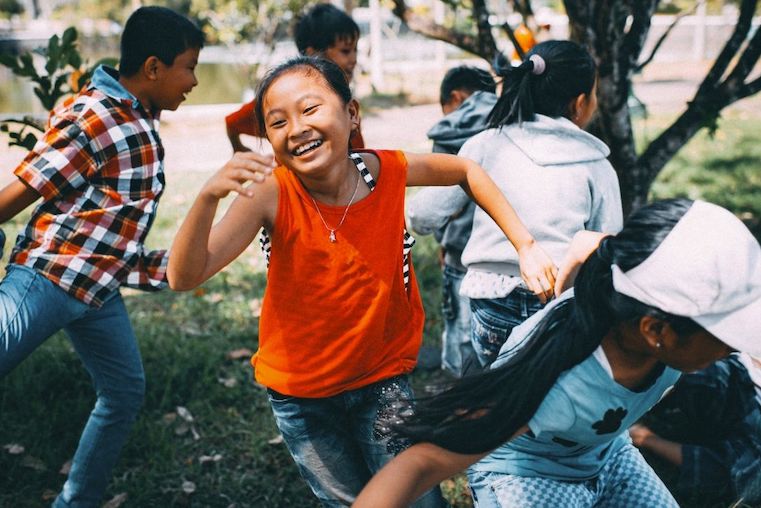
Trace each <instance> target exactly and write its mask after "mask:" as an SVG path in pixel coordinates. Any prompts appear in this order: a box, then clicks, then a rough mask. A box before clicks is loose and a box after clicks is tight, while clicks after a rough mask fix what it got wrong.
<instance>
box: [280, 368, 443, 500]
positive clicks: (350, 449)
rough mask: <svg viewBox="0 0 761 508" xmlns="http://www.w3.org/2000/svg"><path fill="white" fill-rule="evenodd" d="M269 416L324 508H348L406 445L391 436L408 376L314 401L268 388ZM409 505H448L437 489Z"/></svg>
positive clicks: (406, 394) (407, 394) (407, 391)
mask: <svg viewBox="0 0 761 508" xmlns="http://www.w3.org/2000/svg"><path fill="white" fill-rule="evenodd" d="M268 393H269V399H270V404H271V406H272V412H273V413H274V415H275V421H276V423H277V426H278V429H279V430H280V433H281V434H282V435H283V439H284V441H285V444H286V446H288V450H289V451H290V452H291V456H292V457H293V460H294V461H296V465H297V466H298V468H299V471H300V472H301V476H302V477H303V478H304V480H306V482H307V484H309V487H310V488H311V489H312V492H314V494H315V496H317V498H318V499H319V500H320V502H321V503H322V504H323V505H324V506H331V507H333V506H349V505H351V503H353V502H354V499H355V498H356V496H357V495H358V494H359V492H360V490H362V487H364V485H365V484H366V483H367V482H368V480H369V479H370V477H371V476H372V475H373V474H375V473H376V472H377V471H378V470H380V468H382V467H383V465H384V464H386V463H387V462H388V461H389V460H391V459H392V458H394V456H395V455H396V454H398V453H399V452H401V451H403V450H404V449H406V448H407V447H408V446H409V442H408V441H407V440H405V439H402V438H399V437H398V436H395V435H394V434H393V433H391V432H390V428H389V424H390V423H391V422H393V421H396V420H397V419H398V416H397V413H398V411H399V410H400V407H402V406H401V405H402V402H401V401H402V400H404V399H410V398H411V397H412V389H411V388H410V385H409V382H408V381H407V377H406V376H396V377H393V378H390V379H386V380H384V381H379V382H377V383H373V384H371V385H368V386H365V387H363V388H359V389H357V390H350V391H347V392H343V393H340V394H338V395H334V396H332V397H322V398H315V399H305V398H298V397H289V396H287V395H283V394H280V393H278V392H276V391H274V390H268ZM413 506H415V507H417V508H423V507H425V508H429V507H430V508H435V507H442V506H446V503H445V501H444V499H443V497H442V496H441V492H440V491H439V489H438V487H436V488H435V489H433V490H431V491H429V492H428V493H427V494H425V495H424V496H423V497H422V498H420V499H419V500H418V501H417V502H416V503H415V504H414V505H413Z"/></svg>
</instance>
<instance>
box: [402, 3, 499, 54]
mask: <svg viewBox="0 0 761 508" xmlns="http://www.w3.org/2000/svg"><path fill="white" fill-rule="evenodd" d="M393 2H394V9H393V13H394V15H395V16H396V17H398V18H399V19H401V20H402V21H404V22H405V23H406V24H407V26H408V27H409V28H410V30H412V31H413V32H417V33H419V34H422V35H424V36H426V37H429V38H431V39H436V40H438V41H444V42H448V43H449V44H452V45H454V46H457V47H458V48H460V49H462V50H465V51H467V52H468V53H473V54H474V55H478V56H480V57H481V58H484V59H486V60H487V61H489V62H491V58H490V57H489V56H488V55H484V54H482V53H481V52H480V47H479V43H478V40H477V38H476V37H474V36H473V35H470V34H465V33H462V32H458V31H456V30H452V29H449V28H447V27H445V26H443V25H439V24H438V23H434V22H433V21H431V20H429V19H426V18H425V17H423V16H420V15H419V14H416V13H415V12H413V11H412V9H410V8H409V7H407V4H406V2H405V1H404V0H393Z"/></svg>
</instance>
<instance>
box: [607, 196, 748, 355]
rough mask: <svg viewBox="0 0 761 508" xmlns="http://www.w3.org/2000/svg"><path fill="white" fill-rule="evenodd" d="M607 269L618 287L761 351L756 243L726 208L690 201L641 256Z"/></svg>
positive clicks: (731, 343) (744, 349) (724, 338)
mask: <svg viewBox="0 0 761 508" xmlns="http://www.w3.org/2000/svg"><path fill="white" fill-rule="evenodd" d="M611 270H612V273H613V287H614V288H615V290H616V291H618V292H619V293H621V294H624V295H627V296H630V297H631V298H634V299H635V300H638V301H640V302H642V303H644V304H646V305H650V306H652V307H656V308H658V309H661V310H663V311H664V312H668V313H670V314H674V315H677V316H685V317H689V318H691V319H692V320H693V321H695V322H696V323H698V324H699V325H700V326H702V327H703V328H705V329H706V330H707V331H708V332H710V333H711V334H713V335H714V336H716V337H717V338H718V339H719V340H721V341H722V342H724V343H725V344H727V345H728V346H730V347H732V348H734V349H736V350H738V351H742V352H745V353H748V354H750V355H751V356H754V357H756V358H759V357H761V246H759V243H758V241H756V239H755V238H754V237H753V235H752V234H751V232H750V231H749V230H748V228H747V227H745V225H744V224H743V223H742V221H740V219H738V218H737V217H735V216H734V215H733V214H732V213H731V212H729V211H728V210H725V209H724V208H721V207H720V206H717V205H714V204H711V203H706V202H705V201H695V202H694V203H693V204H692V206H691V207H690V209H689V210H687V213H685V214H684V215H683V216H682V218H681V219H680V220H679V222H677V224H676V226H674V229H672V230H671V232H670V233H669V234H668V235H667V236H666V238H665V239H664V240H663V242H662V243H661V244H660V245H659V246H658V247H657V248H656V249H655V251H654V252H653V253H652V254H651V255H650V256H649V257H648V258H647V259H646V260H645V261H643V262H642V263H641V264H639V265H638V266H636V267H634V268H632V269H631V270H628V271H626V272H624V271H622V270H621V269H620V268H619V267H618V266H616V265H613V266H612V267H611Z"/></svg>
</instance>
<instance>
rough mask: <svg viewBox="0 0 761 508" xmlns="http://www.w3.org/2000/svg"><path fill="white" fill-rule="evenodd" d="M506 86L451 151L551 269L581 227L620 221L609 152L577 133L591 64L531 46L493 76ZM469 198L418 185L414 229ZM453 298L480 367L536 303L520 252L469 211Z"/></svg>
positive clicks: (588, 105) (550, 47)
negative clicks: (466, 318)
mask: <svg viewBox="0 0 761 508" xmlns="http://www.w3.org/2000/svg"><path fill="white" fill-rule="evenodd" d="M499 73H500V75H501V76H502V77H503V79H504V83H505V86H504V87H503V91H502V94H501V96H500V98H499V100H498V101H497V103H496V105H495V107H494V109H493V110H492V112H491V114H490V116H489V125H488V126H489V129H487V130H485V131H483V132H481V133H480V134H477V135H475V136H473V137H472V138H471V139H470V140H468V141H467V142H466V143H465V144H464V145H463V147H462V149H461V150H460V152H459V155H461V156H464V157H467V158H469V159H472V160H473V161H475V162H477V163H478V164H480V165H481V166H482V167H483V168H484V169H486V171H487V172H488V173H489V175H490V176H491V177H492V179H493V180H494V181H495V182H496V183H497V186H498V187H499V188H500V189H501V190H502V192H503V193H504V194H505V196H506V197H507V198H508V200H509V201H510V202H511V203H512V204H513V206H514V207H515V209H516V211H517V212H518V214H519V215H520V216H521V217H523V218H524V220H525V221H526V225H527V227H528V229H529V231H531V233H532V234H533V236H534V238H536V241H537V242H538V243H539V244H540V246H541V247H542V248H543V249H545V251H546V252H547V253H548V254H549V255H550V256H551V257H552V258H553V260H554V261H555V263H556V264H559V263H560V261H561V260H562V259H563V255H564V254H565V252H566V250H567V248H568V245H569V243H570V241H571V239H572V238H573V236H574V234H575V233H576V232H578V231H581V230H593V231H605V232H611V233H615V232H617V231H619V230H620V229H621V227H622V223H623V212H622V209H621V196H620V191H619V186H618V178H617V176H616V173H615V171H614V170H613V167H612V166H611V165H610V163H609V162H608V161H607V159H606V158H607V156H608V154H609V149H608V147H607V146H606V145H605V143H603V142H602V141H600V140H599V139H597V138H596V137H594V136H592V135H591V134H589V133H587V132H585V131H584V130H582V128H583V127H584V126H585V125H586V124H587V123H588V122H589V120H590V118H591V117H592V115H593V113H594V111H595V109H596V107H597V96H596V67H595V63H594V60H593V59H592V57H591V55H590V54H589V53H588V52H587V51H586V50H585V49H584V48H582V47H581V46H579V45H578V44H576V43H573V42H569V41H547V42H543V43H541V44H538V45H537V46H535V47H534V48H533V49H532V50H531V51H530V52H529V54H528V58H527V59H526V61H524V62H523V63H522V64H521V65H520V66H517V67H508V68H506V69H501V70H500V71H499ZM467 201H468V196H467V195H466V194H465V192H463V191H462V190H460V189H459V188H458V189H453V188H438V189H433V188H430V189H424V190H423V191H421V192H419V193H418V194H417V196H416V198H415V200H414V201H413V202H412V203H411V206H410V207H409V209H408V213H409V215H410V220H411V223H412V224H413V227H415V228H416V229H418V230H424V229H426V228H430V229H433V228H436V227H440V226H441V225H442V224H444V223H446V221H447V220H448V219H449V218H450V217H451V216H452V214H455V213H457V212H458V211H459V210H460V209H461V208H462V207H463V206H464V204H465V203H467ZM462 264H463V265H464V266H465V267H466V268H467V274H466V275H465V277H464V279H463V281H462V287H461V289H460V293H461V294H462V295H464V296H467V297H469V298H470V305H471V312H472V317H471V327H472V328H471V332H472V337H471V339H472V342H473V347H474V349H475V351H476V354H477V357H478V359H479V361H480V363H481V365H482V366H484V367H486V366H488V365H489V364H491V362H492V361H493V360H494V359H495V358H496V356H497V353H498V352H499V349H500V347H501V346H502V344H503V343H504V342H505V341H506V340H507V337H508V336H509V335H510V332H511V331H512V329H513V327H515V326H517V325H518V324H520V323H521V322H523V321H525V320H526V319H527V318H528V317H529V316H530V315H531V314H533V313H534V312H536V311H538V310H539V309H541V308H542V306H543V305H544V303H546V302H544V301H542V300H543V298H540V297H539V296H537V295H534V294H533V293H532V292H530V291H529V290H527V289H526V287H525V286H524V285H523V283H522V282H521V277H520V275H521V274H520V270H519V267H518V252H516V250H515V249H514V248H512V246H511V245H510V244H509V243H508V242H507V241H506V240H504V235H502V237H501V238H500V235H499V229H498V228H497V227H496V225H495V224H494V223H493V221H491V219H489V217H488V216H487V215H486V214H485V213H484V212H483V211H482V210H479V209H476V211H475V214H474V219H473V229H472V232H471V236H470V240H469V241H468V243H467V245H466V247H465V249H464V251H463V254H462Z"/></svg>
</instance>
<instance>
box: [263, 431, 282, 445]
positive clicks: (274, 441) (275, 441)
mask: <svg viewBox="0 0 761 508" xmlns="http://www.w3.org/2000/svg"><path fill="white" fill-rule="evenodd" d="M282 442H283V435H282V434H278V435H277V436H275V437H273V438H272V439H270V440H269V441H267V444H271V445H279V444H281V443H282Z"/></svg>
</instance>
